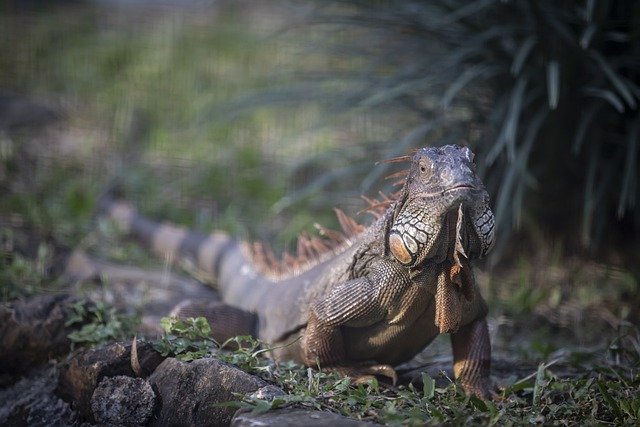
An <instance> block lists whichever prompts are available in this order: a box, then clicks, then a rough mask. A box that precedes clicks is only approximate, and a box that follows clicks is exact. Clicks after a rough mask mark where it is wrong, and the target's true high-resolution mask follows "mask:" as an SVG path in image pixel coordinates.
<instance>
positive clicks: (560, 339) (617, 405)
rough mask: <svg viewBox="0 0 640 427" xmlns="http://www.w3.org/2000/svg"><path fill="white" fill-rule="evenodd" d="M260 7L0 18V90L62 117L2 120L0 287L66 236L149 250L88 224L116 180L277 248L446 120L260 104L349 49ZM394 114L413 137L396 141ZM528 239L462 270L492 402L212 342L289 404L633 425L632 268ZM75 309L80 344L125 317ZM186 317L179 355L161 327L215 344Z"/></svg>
mask: <svg viewBox="0 0 640 427" xmlns="http://www.w3.org/2000/svg"><path fill="white" fill-rule="evenodd" d="M256 7H257V10H253V11H251V10H249V9H246V8H243V7H242V6H232V5H229V4H226V3H222V5H221V6H217V7H215V8H211V9H208V8H205V9H193V10H191V9H178V10H172V9H163V8H159V9H151V11H145V10H142V11H141V10H118V9H102V8H101V7H100V6H91V5H74V7H73V8H68V7H64V6H46V7H43V8H42V9H41V10H38V11H35V12H29V13H26V12H24V11H23V12H7V13H5V14H2V15H1V16H0V25H1V26H2V27H3V28H5V29H6V34H7V37H3V38H0V87H3V88H5V90H8V91H10V92H11V93H14V94H18V95H20V96H23V95H24V96H26V97H27V98H28V99H30V100H32V101H34V102H36V103H37V104H38V105H44V106H46V107H47V108H49V109H51V110H53V111H55V112H56V113H57V114H59V115H61V116H63V120H61V121H57V122H54V124H53V125H49V126H45V125H32V126H29V127H27V128H25V127H19V126H18V127H14V128H9V127H7V128H4V127H3V128H2V131H1V132H0V298H2V300H10V299H14V298H17V297H25V296H28V295H33V294H36V293H41V292H50V291H57V290H59V289H60V286H61V284H59V283H56V279H57V277H58V276H59V273H60V271H61V270H62V268H63V266H64V262H65V259H66V255H67V254H68V252H69V251H70V250H72V249H74V248H76V247H78V246H79V247H82V248H83V249H85V250H87V251H89V252H90V253H92V254H93V255H95V256H97V257H99V258H107V259H110V260H112V261H115V262H121V263H130V264H135V265H144V264H147V263H158V261H154V260H153V259H151V258H150V257H149V256H148V254H147V253H146V252H145V251H144V250H143V249H141V248H140V247H138V246H136V245H134V244H131V243H130V242H126V241H123V239H121V238H119V237H118V236H117V235H115V234H114V232H113V230H111V229H110V228H109V225H108V224H106V223H103V222H100V221H95V218H94V217H93V214H94V212H93V210H94V205H95V201H96V199H97V198H98V197H99V194H100V192H101V191H102V190H103V189H104V188H105V187H106V186H107V185H108V184H109V183H110V182H113V181H114V180H117V181H119V182H120V184H121V186H122V187H123V188H124V192H125V196H126V197H127V198H129V199H130V200H133V201H135V203H136V205H137V206H138V207H139V208H140V209H141V210H142V211H143V212H144V213H146V214H148V215H150V216H153V217H156V218H159V219H163V220H170V221H173V222H176V223H179V224H182V225H186V226H189V227H191V228H195V229H199V230H204V231H209V230H211V229H216V228H217V229H225V230H228V231H229V232H231V233H233V234H235V235H239V236H241V237H248V238H252V239H262V240H266V241H268V242H272V243H273V245H274V246H275V247H276V248H291V247H293V246H294V245H295V236H296V235H297V234H298V233H299V232H300V231H301V230H307V231H309V232H313V224H314V223H316V222H318V223H321V224H323V225H326V226H328V227H335V223H334V221H335V220H334V218H333V212H332V208H333V207H334V206H339V207H343V208H345V209H346V210H347V211H349V212H351V213H355V212H357V211H358V210H360V209H361V208H362V207H363V206H364V205H363V204H362V203H360V202H359V201H358V197H359V195H360V194H361V193H365V194H369V195H375V193H376V190H377V188H380V187H381V186H383V185H384V181H383V180H382V177H383V176H384V175H385V173H386V170H384V168H383V167H378V168H376V167H374V166H373V164H374V162H375V161H377V160H380V159H384V158H388V157H392V156H393V155H394V154H401V153H399V152H397V151H403V150H405V149H406V148H407V147H408V146H410V145H411V144H418V143H419V144H428V143H429V142H431V141H432V140H433V138H436V137H439V136H443V135H441V134H438V133H437V132H435V133H434V134H433V135H432V134H430V133H429V132H430V131H429V130H428V129H426V128H419V127H418V125H419V123H420V120H419V118H418V117H414V116H412V115H411V114H403V115H400V114H398V113H397V112H396V110H394V109H388V110H387V109H384V111H369V112H363V111H357V112H356V113H355V114H352V115H350V116H343V115H339V114H338V115H336V114H335V112H333V111H330V110H329V109H328V108H327V104H323V103H315V102H304V103H300V104H296V105H295V106H294V107H291V106H290V105H286V103H285V104H282V103H278V105H277V106H276V107H271V108H270V107H269V103H270V101H273V100H275V99H276V98H277V97H278V96H279V97H280V99H285V98H286V96H287V95H288V94H291V93H293V92H296V91H297V92H296V93H297V94H298V95H300V94H304V93H305V90H307V89H309V88H308V87H306V86H303V85H293V84H291V82H292V80H291V79H292V75H293V71H294V70H300V69H302V70H303V72H304V73H307V74H310V75H313V73H319V74H322V73H325V72H327V70H329V69H332V70H334V71H335V70H337V71H340V70H343V71H345V72H346V71H349V72H351V71H353V70H357V69H358V67H360V66H362V64H363V63H362V62H359V60H358V59H357V58H356V59H350V58H348V57H346V56H338V57H336V58H327V57H326V56H323V55H324V53H322V50H321V49H318V48H317V46H316V45H314V43H318V42H319V41H321V34H325V33H314V32H313V31H309V29H308V28H306V27H304V28H296V27H295V26H294V28H293V29H290V30H289V31H288V32H285V33H283V34H281V35H280V36H279V37H273V36H272V35H273V32H274V30H276V29H278V28H280V25H281V22H280V21H279V20H281V19H282V18H279V16H280V15H279V14H280V12H282V10H281V9H279V8H280V7H281V6H279V5H277V4H271V3H269V4H267V5H264V6H256ZM288 13H291V12H288ZM294 15H295V14H294ZM344 36H345V35H344V34H340V33H336V34H334V35H333V36H332V37H334V38H335V40H339V39H340V37H344ZM314 47H315V48H314ZM552 77H553V76H552ZM545 78H546V77H545ZM327 84H328V85H334V86H335V87H339V83H337V82H335V81H329V82H328V83H327ZM287 86H291V87H290V88H289V89H288V90H289V91H288V92H287V91H283V90H284V89H282V88H287ZM332 88H334V87H333V86H332ZM256 91H258V92H260V93H269V94H270V95H269V96H270V97H265V98H260V97H256V95H255V94H256V93H257V92H256ZM261 91H262V92H261ZM250 100H252V102H254V103H255V105H246V103H247V102H249V101H250ZM376 102H378V101H376V99H369V103H370V104H371V105H373V104H375V103H376ZM274 103H275V102H274ZM229 105H234V108H233V109H229V108H227V106H229ZM319 123H326V126H320V125H319ZM410 128H413V129H414V130H415V133H414V135H413V137H410V138H406V139H402V135H404V133H405V129H410ZM388 141H396V144H389V143H388ZM531 236H534V237H535V238H532V237H531ZM540 236H541V233H531V234H530V235H529V239H528V240H527V241H526V247H524V245H523V247H524V248H523V249H520V250H518V251H515V253H514V254H513V255H511V256H509V257H507V258H505V259H504V260H503V262H502V263H501V264H499V265H498V266H497V267H496V268H495V269H493V270H487V269H486V268H481V269H480V272H479V274H478V279H479V282H480V284H481V287H482V289H483V294H484V295H485V296H486V297H487V299H488V301H489V304H490V306H491V315H490V324H491V330H492V338H493V345H494V354H495V358H496V364H497V365H496V372H498V373H499V374H500V375H501V379H502V381H501V385H502V387H503V388H502V391H501V394H500V396H499V398H498V399H497V400H495V401H494V402H481V401H478V400H477V399H473V398H471V399H470V398H468V397H466V396H464V395H463V394H462V393H461V391H460V389H459V387H457V386H456V385H455V384H454V383H452V382H450V381H448V380H447V378H446V377H443V376H438V377H436V376H434V378H433V380H435V382H434V381H433V380H432V379H431V378H430V377H428V376H425V377H422V378H421V381H418V383H421V384H426V385H427V386H426V387H419V385H418V384H416V385H415V386H411V387H399V388H386V387H383V386H382V385H380V384H371V385H369V386H358V387H353V386H350V385H349V384H348V383H347V382H346V381H345V380H343V379H341V378H338V377H336V376H334V375H333V374H331V373H328V372H323V371H319V372H318V371H307V370H306V369H305V368H302V367H299V366H294V365H289V364H281V365H278V366H275V365H273V364H271V363H270V362H269V361H268V360H267V359H265V358H264V357H262V356H261V350H260V349H259V348H258V347H256V345H257V344H256V343H254V342H252V341H243V342H242V343H240V344H241V346H240V348H241V350H240V351H239V352H231V353H219V354H220V357H225V358H226V359H225V360H228V361H230V362H233V363H236V364H238V365H239V366H242V367H243V368H244V369H247V370H250V371H253V372H257V373H258V374H260V375H263V376H265V378H267V379H269V380H270V381H274V382H275V383H276V384H278V385H279V386H281V387H282V388H283V389H284V390H285V391H286V392H287V395H286V396H284V397H279V398H277V399H276V400H274V401H260V400H255V399H244V398H243V399H242V400H241V401H240V400H239V402H238V405H241V406H246V407H248V408H250V409H252V410H258V411H259V410H265V409H269V408H273V407H281V406H288V405H299V406H305V407H311V408H319V409H322V410H330V411H334V412H338V413H341V414H344V415H347V416H351V417H355V418H361V419H367V420H372V421H375V422H381V423H387V424H424V423H427V424H462V423H466V422H472V423H479V424H499V425H502V424H518V425H519V424H525V423H526V424H529V423H545V424H554V423H558V424H563V423H588V424H589V423H590V424H606V423H612V424H623V423H625V422H626V423H629V424H633V423H638V417H639V413H638V411H639V407H640V403H639V402H638V397H637V395H638V393H637V392H638V389H639V388H640V378H639V376H638V375H639V374H638V366H639V363H640V361H639V359H640V357H639V353H640V351H639V349H640V344H639V339H640V337H639V336H638V331H637V328H636V327H635V326H633V325H634V324H637V320H638V319H637V310H636V307H637V303H636V301H637V300H638V299H637V296H638V281H637V277H636V276H634V275H633V274H632V273H631V272H629V271H627V270H624V269H622V268H620V267H617V266H616V265H615V264H612V265H608V264H604V263H601V262H595V261H591V260H585V259H580V258H571V257H567V256H565V255H564V254H563V251H562V250H561V248H560V249H558V244H557V243H555V241H554V240H553V239H551V238H548V237H540ZM536 239H537V240H536ZM77 314H78V316H80V317H82V318H83V319H84V320H83V322H88V325H89V326H87V327H86V328H84V329H83V330H82V331H81V332H79V333H78V334H77V335H76V336H75V340H76V341H77V343H78V344H82V343H89V344H91V343H97V342H101V341H103V340H111V339H114V338H115V337H116V336H118V337H120V336H122V334H125V335H126V334H128V333H130V328H131V325H129V323H127V321H126V319H124V318H122V317H118V316H119V315H118V314H117V313H115V312H114V311H112V309H111V308H110V307H109V306H99V307H96V308H95V310H94V311H88V312H84V313H77ZM91 325H93V326H91ZM85 326H86V325H85ZM165 326H166V327H167V328H168V329H169V330H172V331H173V330H174V329H175V328H176V325H169V324H167V325H165ZM194 327H197V328H199V331H200V332H199V334H200V335H197V334H196V335H193V336H191V337H187V339H185V340H184V341H182V344H181V346H182V349H181V350H180V352H177V351H176V347H175V344H176V343H175V341H174V342H173V343H172V342H170V341H171V339H169V341H165V342H164V346H165V347H164V350H163V352H166V354H184V355H185V356H184V357H186V358H194V357H201V356H204V355H208V354H210V353H212V349H213V348H214V347H215V345H214V344H213V343H211V342H209V341H207V339H206V338H205V337H206V327H205V326H204V325H202V324H201V323H198V324H192V325H189V324H185V325H182V326H181V327H180V328H182V330H183V331H189V330H191V329H192V328H194ZM174 332H175V331H174ZM175 336H176V337H177V336H178V334H175ZM440 341H441V340H440ZM439 350H442V351H443V352H445V354H448V352H449V350H448V344H445V345H442V346H438V343H435V345H434V347H433V349H431V347H430V350H428V351H430V352H431V353H432V354H435V352H437V351H439ZM507 362H508V363H507ZM509 363H511V364H512V365H509ZM501 364H502V365H503V366H502V370H504V371H507V373H508V374H504V372H502V371H501V370H500V368H501V366H500V365H501ZM522 366H524V368H522ZM537 367H539V368H537ZM518 368H520V369H518ZM501 372H502V373H501Z"/></svg>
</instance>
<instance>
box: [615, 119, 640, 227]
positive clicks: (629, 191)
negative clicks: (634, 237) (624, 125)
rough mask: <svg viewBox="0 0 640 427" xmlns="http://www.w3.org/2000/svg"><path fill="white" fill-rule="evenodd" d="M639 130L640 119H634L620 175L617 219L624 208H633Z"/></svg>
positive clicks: (622, 213)
mask: <svg viewBox="0 0 640 427" xmlns="http://www.w3.org/2000/svg"><path fill="white" fill-rule="evenodd" d="M639 128H640V119H636V121H635V123H633V125H631V130H630V131H629V139H628V140H627V152H626V159H625V165H624V172H623V175H622V189H621V190H620V199H619V200H618V218H622V216H623V215H624V211H625V208H626V207H627V206H628V207H629V208H633V204H634V202H635V198H634V197H633V194H634V191H633V187H635V185H633V184H635V183H636V178H637V176H638V130H639Z"/></svg>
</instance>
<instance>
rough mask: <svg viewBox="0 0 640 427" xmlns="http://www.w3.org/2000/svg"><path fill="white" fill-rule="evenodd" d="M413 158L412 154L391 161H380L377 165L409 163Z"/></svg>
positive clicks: (393, 158)
mask: <svg viewBox="0 0 640 427" xmlns="http://www.w3.org/2000/svg"><path fill="white" fill-rule="evenodd" d="M412 157H413V156H412V155H411V154H407V155H406V156H398V157H392V158H391V159H386V160H380V161H379V162H376V165H379V164H380V163H400V162H408V161H409V160H411V158H412Z"/></svg>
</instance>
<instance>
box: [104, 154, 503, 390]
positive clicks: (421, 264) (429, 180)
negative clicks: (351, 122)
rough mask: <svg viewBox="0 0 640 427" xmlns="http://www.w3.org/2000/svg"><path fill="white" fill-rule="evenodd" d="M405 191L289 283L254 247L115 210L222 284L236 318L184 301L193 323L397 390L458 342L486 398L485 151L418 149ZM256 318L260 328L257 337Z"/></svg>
mask: <svg viewBox="0 0 640 427" xmlns="http://www.w3.org/2000/svg"><path fill="white" fill-rule="evenodd" d="M399 194H400V195H399V197H398V198H397V200H395V201H394V202H393V203H392V204H391V205H390V206H389V208H388V209H387V211H386V212H385V213H384V214H383V215H382V216H381V217H380V218H379V219H378V221H376V222H375V223H374V224H373V225H371V226H370V227H369V228H368V229H367V230H365V231H364V232H361V233H358V234H357V236H352V237H351V238H350V239H348V241H347V242H345V244H344V245H342V246H341V247H340V248H339V249H335V250H333V252H331V253H330V254H329V255H330V256H325V257H324V258H322V259H321V260H319V261H318V262H317V263H315V264H313V265H311V266H309V267H308V268H305V269H302V270H301V271H295V272H294V274H291V275H289V276H288V277H282V278H281V279H271V278H269V277H267V276H265V275H263V274H260V271H259V269H258V268H256V266H255V263H254V262H252V259H251V254H250V253H249V252H248V251H247V250H246V248H245V247H244V246H243V244H241V243H240V242H237V241H235V240H233V239H232V238H230V237H228V236H226V235H224V234H220V233H217V234H213V235H211V236H208V237H206V236H197V235H195V234H192V233H188V232H186V231H183V230H180V229H177V228H173V227H171V226H165V225H158V224H156V223H153V222H151V221H148V220H146V219H144V218H142V217H140V216H139V215H137V214H136V212H135V211H134V210H133V209H132V208H131V207H129V206H127V205H124V204H122V203H118V202H114V201H109V200H106V201H105V203H104V205H105V206H104V207H105V209H106V210H107V211H108V212H109V213H110V215H111V216H112V217H114V218H115V219H117V220H118V221H119V222H120V223H121V224H122V225H123V226H124V227H125V228H126V229H128V230H130V231H131V232H132V233H133V234H135V235H137V236H139V237H141V238H142V240H144V241H145V242H146V243H147V244H149V245H150V246H151V247H152V248H153V249H154V250H155V251H156V252H158V253H160V254H164V255H165V256H166V255H167V254H168V253H169V254H176V253H180V254H182V255H186V256H190V257H191V258H193V259H194V261H195V262H196V263H197V264H198V265H199V266H200V268H202V269H203V270H204V271H206V272H208V273H209V274H211V275H212V276H213V278H214V279H215V281H216V283H217V286H218V289H219V290H220V293H221V297H222V300H223V302H224V303H225V304H227V305H229V306H232V307H235V308H236V309H235V310H226V311H224V310H222V309H221V307H220V306H219V305H218V306H212V307H209V308H206V307H203V306H202V304H201V303H199V304H200V305H198V304H192V305H191V306H189V304H186V305H184V304H183V306H185V307H186V309H184V310H182V311H181V314H182V315H185V314H188V315H206V316H208V317H209V318H215V319H216V322H217V323H218V325H220V323H222V326H218V327H217V328H214V329H216V330H221V331H220V332H219V335H220V336H222V337H227V336H231V335H234V334H235V333H243V334H244V333H247V332H253V334H254V335H255V336H257V337H258V338H259V339H261V340H263V341H265V342H267V343H272V344H284V343H291V344H290V345H287V346H284V347H282V348H279V349H277V350H274V351H273V352H272V354H273V357H274V358H276V359H278V360H284V359H293V360H295V361H298V362H301V363H304V364H305V365H307V366H311V367H318V366H320V367H321V368H326V369H333V370H336V371H338V372H341V373H342V374H344V375H349V376H351V377H353V378H355V379H356V380H358V381H363V380H366V379H368V378H371V377H372V376H384V377H388V378H390V379H391V381H392V382H395V380H396V374H395V370H394V369H393V366H395V365H397V364H399V363H402V362H405V361H407V360H409V359H411V358H412V357H413V356H415V355H416V354H417V353H418V352H420V351H421V350H422V349H423V348H424V347H425V346H427V345H428V344H429V343H430V342H431V341H432V340H433V339H434V338H435V337H436V336H437V335H438V334H440V333H450V334H451V343H452V347H453V355H454V374H455V376H456V378H457V379H458V380H459V381H460V383H461V385H462V386H463V387H464V389H465V390H466V391H467V392H469V393H473V394H476V395H478V396H480V397H483V398H486V397H488V396H489V395H490V379H489V372H490V359H491V345H490V342H489V335H488V332H487V324H486V320H485V316H486V313H487V308H486V304H485V302H484V300H483V299H482V296H481V295H480V293H479V290H478V288H477V286H476V283H475V280H474V277H473V272H472V269H471V264H470V261H471V260H473V259H477V258H480V257H482V256H484V255H485V254H486V253H487V252H488V251H489V250H490V248H491V246H492V244H493V240H494V235H493V213H492V212H491V210H490V208H489V196H488V194H487V192H486V191H485V190H484V187H483V185H482V183H481V181H480V180H479V178H478V177H477V176H476V175H475V172H474V164H473V154H472V153H471V151H470V150H469V149H467V148H460V147H457V146H446V147H441V148H424V149H420V150H418V151H417V152H416V154H415V155H414V156H413V158H412V159H411V166H410V169H409V173H408V175H407V178H406V181H405V183H404V186H403V188H402V190H401V191H400V193H399ZM223 311H224V313H223ZM225 313H226V314H225ZM242 313H245V314H246V316H247V317H246V319H243V318H242V317H243V314H242ZM225 316H229V317H225ZM251 316H255V317H256V318H257V324H256V327H255V328H250V329H251V330H249V331H247V327H246V325H253V323H252V321H251V319H253V318H252V317H251ZM224 319H229V320H228V322H226V321H225V320H224ZM227 323H228V324H229V327H227V328H225V325H226V324H227ZM230 325H245V327H244V328H240V329H241V330H237V329H236V330H234V328H233V327H231V326H230Z"/></svg>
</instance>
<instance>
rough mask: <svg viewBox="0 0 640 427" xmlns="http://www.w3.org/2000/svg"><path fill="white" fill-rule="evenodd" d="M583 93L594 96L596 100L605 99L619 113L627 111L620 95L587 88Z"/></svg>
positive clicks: (604, 90)
mask: <svg viewBox="0 0 640 427" xmlns="http://www.w3.org/2000/svg"><path fill="white" fill-rule="evenodd" d="M583 91H584V93H585V94H587V95H589V96H592V97H594V98H600V99H604V100H605V101H607V102H608V103H609V105H611V106H612V107H613V108H615V109H616V110H617V111H618V112H619V113H624V110H625V108H624V104H623V103H622V101H621V100H620V98H619V97H618V95H616V94H615V93H613V92H611V91H610V90H606V89H600V88H595V87H586V88H584V89H583Z"/></svg>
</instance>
